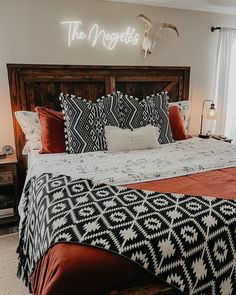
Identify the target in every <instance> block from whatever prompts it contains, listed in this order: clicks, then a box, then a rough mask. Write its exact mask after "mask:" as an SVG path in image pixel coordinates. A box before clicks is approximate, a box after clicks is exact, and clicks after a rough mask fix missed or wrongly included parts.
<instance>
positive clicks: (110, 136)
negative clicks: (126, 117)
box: [105, 125, 160, 152]
mask: <svg viewBox="0 0 236 295" xmlns="http://www.w3.org/2000/svg"><path fill="white" fill-rule="evenodd" d="M159 135H160V132H159V129H158V127H155V126H152V125H147V126H145V127H140V128H137V129H134V130H133V131H132V130H130V129H121V128H119V127H115V126H105V137H106V142H107V149H108V151H112V152H120V151H132V150H145V149H156V148H158V147H159V146H160V144H159V141H158V139H159Z"/></svg>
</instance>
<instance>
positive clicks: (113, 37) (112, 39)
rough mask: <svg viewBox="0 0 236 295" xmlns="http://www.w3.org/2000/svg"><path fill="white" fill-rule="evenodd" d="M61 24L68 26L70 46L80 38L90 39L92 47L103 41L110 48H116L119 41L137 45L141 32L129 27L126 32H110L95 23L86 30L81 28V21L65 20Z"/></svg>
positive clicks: (68, 42) (68, 43)
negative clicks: (138, 32)
mask: <svg viewBox="0 0 236 295" xmlns="http://www.w3.org/2000/svg"><path fill="white" fill-rule="evenodd" d="M61 24H62V25H67V27H68V37H67V45H68V46H69V47H70V46H71V45H72V43H73V42H75V41H79V40H88V41H89V42H90V43H91V46H92V47H95V46H96V45H97V44H98V43H99V42H101V43H102V44H103V46H104V47H105V48H107V49H108V50H112V49H115V48H116V47H117V45H118V44H119V43H124V44H131V45H137V44H138V42H139V34H137V33H136V31H135V28H130V27H128V28H127V29H126V31H125V32H108V31H105V30H103V29H100V28H99V25H98V24H94V25H92V26H91V28H89V30H88V32H84V31H82V29H81V25H82V22H81V21H64V22H61Z"/></svg>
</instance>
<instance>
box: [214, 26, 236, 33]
mask: <svg viewBox="0 0 236 295" xmlns="http://www.w3.org/2000/svg"><path fill="white" fill-rule="evenodd" d="M221 29H231V30H236V28H228V27H211V31H212V32H215V31H220V30H221Z"/></svg>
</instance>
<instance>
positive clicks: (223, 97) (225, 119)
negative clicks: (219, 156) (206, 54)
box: [214, 28, 236, 139]
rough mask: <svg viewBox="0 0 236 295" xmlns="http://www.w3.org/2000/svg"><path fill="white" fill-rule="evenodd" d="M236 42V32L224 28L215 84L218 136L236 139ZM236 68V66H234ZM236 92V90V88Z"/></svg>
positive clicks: (220, 36)
mask: <svg viewBox="0 0 236 295" xmlns="http://www.w3.org/2000/svg"><path fill="white" fill-rule="evenodd" d="M235 40H236V30H235V29H229V28H222V29H221V30H220V32H219V39H218V45H217V60H216V72H215V84H214V98H215V99H216V106H217V122H216V131H215V133H216V134H220V135H226V136H230V137H232V136H233V138H235V139H236V133H235V134H233V133H234V132H236V125H235V126H234V127H235V131H233V129H234V127H233V125H234V124H233V122H232V119H233V118H234V117H235V122H234V123H236V109H235V108H233V105H232V103H233V104H234V102H236V91H235V92H234V99H232V93H231V92H232V91H231V90H230V89H231V88H232V85H231V84H232V78H234V85H236V76H234V77H232V74H233V72H232V68H233V67H232V61H233V60H234V58H233V55H234V52H233V47H234V43H235ZM235 61H236V52H235ZM234 67H236V64H235V65H234ZM235 90H236V88H235Z"/></svg>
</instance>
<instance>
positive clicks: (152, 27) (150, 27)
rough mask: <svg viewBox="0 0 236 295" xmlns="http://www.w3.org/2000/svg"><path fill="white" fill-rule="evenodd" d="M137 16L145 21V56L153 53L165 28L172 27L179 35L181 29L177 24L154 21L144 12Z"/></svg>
mask: <svg viewBox="0 0 236 295" xmlns="http://www.w3.org/2000/svg"><path fill="white" fill-rule="evenodd" d="M137 18H141V19H142V20H143V21H144V22H145V31H144V35H143V43H142V49H143V50H144V51H145V54H144V57H146V56H147V54H151V53H152V51H153V49H154V48H155V46H156V44H157V42H158V40H159V39H160V38H161V32H162V30H163V29H172V30H174V31H175V32H176V34H177V35H178V37H179V31H178V29H177V28H176V26H174V25H172V24H168V23H160V22H158V21H157V22H152V20H151V19H150V18H149V17H147V16H146V15H144V14H139V15H138V16H137Z"/></svg>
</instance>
